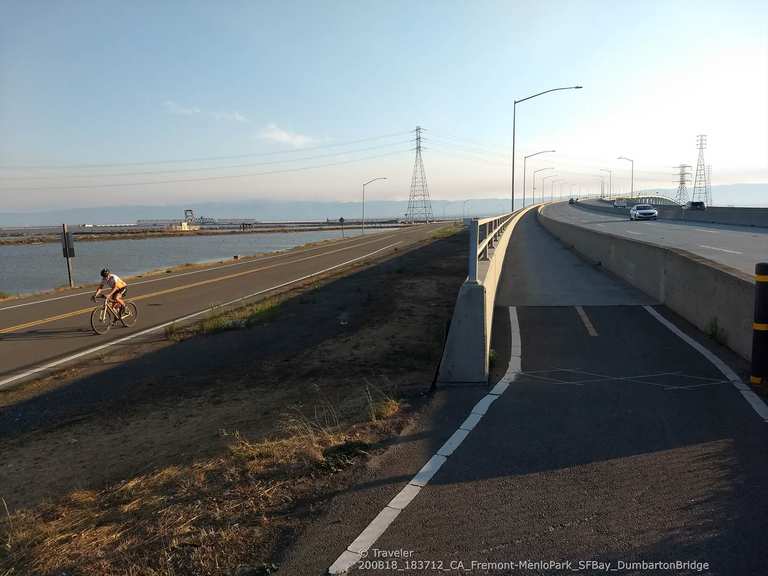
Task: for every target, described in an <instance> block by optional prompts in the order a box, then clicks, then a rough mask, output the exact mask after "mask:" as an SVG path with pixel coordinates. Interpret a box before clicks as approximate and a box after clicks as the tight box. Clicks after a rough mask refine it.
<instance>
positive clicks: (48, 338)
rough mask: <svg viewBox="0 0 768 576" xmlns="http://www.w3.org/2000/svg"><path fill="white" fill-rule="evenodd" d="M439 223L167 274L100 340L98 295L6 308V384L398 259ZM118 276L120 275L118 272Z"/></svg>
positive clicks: (2, 349) (0, 312) (2, 370)
mask: <svg viewBox="0 0 768 576" xmlns="http://www.w3.org/2000/svg"><path fill="white" fill-rule="evenodd" d="M440 226H441V225H440V224H430V225H426V226H418V227H415V228H404V229H400V230H397V231H393V232H383V233H376V234H370V235H366V236H363V237H356V238H352V239H347V240H341V241H338V242H333V243H330V244H327V245H320V246H315V247H308V248H297V249H295V250H290V251H287V252H281V253H279V254H273V255H267V256H263V257H258V258H255V259H252V260H247V261H242V262H233V263H231V264H227V265H219V266H214V267H211V268H205V269H201V270H194V271H189V272H180V273H175V274H167V275H163V276H159V277H152V278H148V279H143V280H139V281H135V282H130V283H129V288H128V298H129V300H133V301H134V302H136V304H137V306H138V308H139V320H138V322H137V323H136V325H135V326H133V327H131V328H123V327H117V326H116V327H113V328H112V330H110V331H109V332H108V333H107V334H106V335H104V336H98V335H96V334H94V333H93V331H92V330H91V328H90V312H91V310H92V309H93V307H94V304H93V303H92V302H91V301H90V299H89V298H90V295H91V294H92V291H91V290H83V289H80V290H74V291H68V292H61V293H56V294H52V295H48V296H38V297H32V298H26V299H19V300H12V301H8V302H6V303H3V304H0V387H2V386H8V385H12V384H15V383H16V382H17V381H18V380H14V379H15V378H17V377H18V376H19V375H21V374H24V373H25V372H27V371H30V370H35V369H37V368H40V367H41V366H46V365H47V364H49V363H51V362H55V361H58V360H60V359H66V358H69V357H70V356H72V355H74V354H78V353H82V352H84V351H88V350H91V349H92V348H94V347H96V346H100V345H103V344H108V343H110V342H116V341H117V340H119V339H122V338H125V337H126V336H132V335H138V334H139V333H141V332H142V331H144V330H147V329H148V328H151V327H154V326H158V325H162V324H164V323H167V322H171V321H173V320H175V319H178V318H182V317H184V316H187V315H190V314H194V313H198V312H199V313H200V316H198V317H202V315H203V314H206V313H208V311H209V310H210V308H211V307H212V306H215V305H220V304H224V303H227V302H230V301H232V300H236V299H238V298H244V297H247V296H249V295H256V294H258V295H261V294H260V293H264V294H267V293H268V292H269V291H271V290H275V289H279V288H281V287H286V286H290V284H291V283H296V282H298V281H301V280H302V279H306V278H307V277H308V276H310V277H311V276H312V275H317V274H321V273H323V272H324V271H333V270H337V269H338V268H342V267H344V266H346V265H352V264H354V263H357V262H360V261H363V260H366V259H370V258H377V257H381V256H385V255H386V254H391V253H392V252H393V251H394V250H398V249H403V248H405V247H407V246H408V245H410V244H413V243H415V242H418V241H420V240H423V239H425V238H428V237H429V236H430V235H431V234H432V233H433V232H434V230H435V229H436V228H438V227H440ZM116 272H117V273H118V274H119V270H116Z"/></svg>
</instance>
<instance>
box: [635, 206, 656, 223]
mask: <svg viewBox="0 0 768 576" xmlns="http://www.w3.org/2000/svg"><path fill="white" fill-rule="evenodd" d="M658 216H659V213H658V212H657V211H656V208H654V207H653V206H651V205H650V204H635V205H634V206H632V208H630V209H629V219H630V220H656V218H658Z"/></svg>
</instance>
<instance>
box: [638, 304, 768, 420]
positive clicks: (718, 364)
mask: <svg viewBox="0 0 768 576" xmlns="http://www.w3.org/2000/svg"><path fill="white" fill-rule="evenodd" d="M643 308H645V309H646V310H647V311H648V313H649V314H650V315H651V316H653V317H654V318H656V320H658V321H659V322H661V323H662V324H664V326H666V327H667V328H669V329H670V330H671V331H672V332H674V333H675V334H677V336H679V337H680V338H681V339H682V340H684V341H685V342H687V343H688V345H689V346H691V347H692V348H693V349H695V350H696V351H697V352H698V353H699V354H701V355H702V356H704V357H705V358H706V359H707V360H709V361H710V362H711V363H712V364H713V365H714V366H715V368H717V369H718V370H720V372H721V373H722V375H723V376H725V378H726V379H727V380H728V381H729V382H730V383H731V384H733V386H734V388H736V389H737V390H738V391H739V392H740V393H741V395H742V396H743V397H744V399H745V400H746V401H747V402H749V405H750V406H752V409H753V410H754V411H755V412H756V413H757V415H758V416H760V418H762V419H763V421H764V422H768V406H766V404H765V402H764V401H763V400H762V399H761V398H760V397H759V396H758V395H757V394H755V393H754V392H753V391H752V390H750V388H749V386H747V385H746V384H744V382H742V381H741V378H739V376H738V375H737V374H736V372H734V371H733V370H732V369H731V367H730V366H728V365H727V364H726V363H725V362H723V361H722V360H720V358H718V357H717V356H715V354H713V353H712V352H710V351H709V350H707V349H706V348H705V347H704V346H702V345H701V344H699V343H698V342H697V341H696V340H694V339H693V338H691V337H690V336H688V334H686V333H685V332H683V331H682V330H680V328H678V327H677V326H675V325H674V324H673V323H672V322H670V321H669V320H667V319H666V318H664V316H662V315H661V314H659V313H658V312H657V311H656V310H655V309H654V308H653V306H643Z"/></svg>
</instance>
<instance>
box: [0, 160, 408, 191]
mask: <svg viewBox="0 0 768 576" xmlns="http://www.w3.org/2000/svg"><path fill="white" fill-rule="evenodd" d="M404 152H409V150H396V151H394V152H387V153H384V154H377V155H374V156H366V157H364V158H355V159H353V160H344V161H340V162H330V163H327V164H317V165H315V166H303V167H300V168H285V169H282V170H269V171H267V172H249V173H246V174H231V175H227V176H207V177H202V178H179V179H174V180H149V181H145V182H123V183H108V184H85V185H77V184H73V185H63V186H42V187H23V188H0V191H1V192H40V191H45V190H81V189H87V188H119V187H122V186H152V185H155V184H180V183H188V182H208V181H211V180H230V179H235V178H249V177H253V176H268V175H271V174H286V173H289V172H302V171H306V170H314V169H317V168H328V167H331V166H341V165H344V164H352V163H354V162H363V161H365V160H373V159H376V158H384V157H386V156H394V155H395V154H403V153H404Z"/></svg>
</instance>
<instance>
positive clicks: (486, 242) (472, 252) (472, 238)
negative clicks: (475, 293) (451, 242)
mask: <svg viewBox="0 0 768 576" xmlns="http://www.w3.org/2000/svg"><path fill="white" fill-rule="evenodd" d="M515 214H516V212H510V213H508V214H502V215H500V216H493V217H492V218H473V219H472V220H471V221H470V222H469V224H468V227H469V274H468V276H469V278H468V280H467V281H468V282H473V283H475V284H477V268H478V263H479V262H480V261H483V260H488V258H489V256H488V252H489V250H490V249H492V248H495V247H496V243H497V242H498V240H499V238H500V237H501V235H502V234H503V233H504V229H505V228H506V227H507V224H509V223H510V221H511V220H512V218H513V217H514V215H515Z"/></svg>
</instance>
